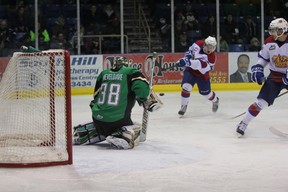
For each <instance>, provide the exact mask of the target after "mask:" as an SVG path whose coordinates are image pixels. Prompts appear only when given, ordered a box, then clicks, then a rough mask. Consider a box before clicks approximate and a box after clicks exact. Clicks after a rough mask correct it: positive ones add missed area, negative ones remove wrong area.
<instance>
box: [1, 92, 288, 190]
mask: <svg viewBox="0 0 288 192" xmlns="http://www.w3.org/2000/svg"><path fill="white" fill-rule="evenodd" d="M257 94H258V91H248V92H217V95H218V96H219V98H220V107H219V110H218V112H217V113H215V114H214V113H212V110H211V103H210V102H209V101H207V100H206V99H205V98H204V97H202V96H201V95H199V94H198V93H196V92H192V94H191V97H190V103H189V106H188V109H187V113H186V115H185V116H184V117H183V118H179V117H178V114H177V112H178V110H179V108H180V94H179V93H166V94H165V95H164V96H162V97H160V98H161V99H162V100H163V102H164V104H165V106H164V107H163V108H162V109H160V110H159V111H157V112H155V113H153V114H150V119H149V128H148V132H147V134H148V135H147V140H146V142H144V143H141V144H140V145H139V146H137V147H136V148H134V149H133V150H114V149H112V148H111V147H109V145H108V144H107V143H105V142H103V143H100V144H97V145H92V146H74V148H73V156H74V162H73V165H66V166H55V167H44V168H12V169H11V168H0V191H1V192H24V191H25V192H86V191H87V192H88V191H89V192H92V191H95V192H110V191H111V192H288V139H283V138H279V137H277V136H274V135H273V134H271V133H270V132H269V130H268V128H269V126H274V127H277V128H278V129H281V130H282V131H284V132H288V126H287V124H288V123H287V116H288V110H287V106H288V101H287V97H288V95H284V96H282V97H280V98H277V99H276V101H275V103H274V105H273V106H271V107H269V108H267V109H265V110H263V111H262V112H261V113H260V114H259V116H258V117H257V118H256V119H254V121H252V122H251V123H250V124H249V127H248V129H247V132H246V135H245V137H244V138H241V139H238V138H236V136H235V129H236V125H237V124H238V123H239V122H240V121H241V117H239V118H236V119H231V118H232V117H234V116H236V115H238V114H241V113H242V112H245V111H246V109H247V107H248V106H249V105H250V104H251V103H252V102H253V101H254V100H255V98H256V96H257ZM91 98H92V96H75V97H73V99H72V102H73V103H72V104H73V106H72V109H73V115H72V116H73V125H77V124H80V123H83V122H89V121H91V114H90V109H89V107H88V105H89V102H90V99H91ZM141 117H142V109H141V108H140V107H138V106H136V107H135V108H134V110H133V119H134V120H135V121H138V122H141V121H140V119H141Z"/></svg>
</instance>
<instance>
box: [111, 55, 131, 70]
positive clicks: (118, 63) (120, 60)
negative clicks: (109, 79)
mask: <svg viewBox="0 0 288 192" xmlns="http://www.w3.org/2000/svg"><path fill="white" fill-rule="evenodd" d="M123 66H125V67H128V66H129V61H128V59H126V58H125V57H117V58H116V59H115V61H114V63H113V66H112V68H111V69H112V70H115V71H118V70H119V69H121V68H122V67H123Z"/></svg>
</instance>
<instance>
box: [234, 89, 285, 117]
mask: <svg viewBox="0 0 288 192" xmlns="http://www.w3.org/2000/svg"><path fill="white" fill-rule="evenodd" d="M287 93H288V91H285V92H283V93H281V94H280V95H278V96H277V97H276V98H278V97H281V96H283V95H285V94H287ZM245 113H246V112H243V113H241V114H239V115H237V116H235V117H232V118H231V119H236V118H237V117H240V116H242V115H244V114H245Z"/></svg>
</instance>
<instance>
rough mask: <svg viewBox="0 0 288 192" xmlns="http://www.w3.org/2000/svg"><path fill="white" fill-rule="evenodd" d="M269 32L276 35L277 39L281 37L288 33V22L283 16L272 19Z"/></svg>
mask: <svg viewBox="0 0 288 192" xmlns="http://www.w3.org/2000/svg"><path fill="white" fill-rule="evenodd" d="M268 32H269V34H270V35H272V36H273V37H274V39H275V40H277V39H278V38H279V37H281V36H282V35H283V34H287V32H288V23H287V21H286V20H285V19H283V18H277V19H274V20H273V21H271V23H270V25H269V28H268Z"/></svg>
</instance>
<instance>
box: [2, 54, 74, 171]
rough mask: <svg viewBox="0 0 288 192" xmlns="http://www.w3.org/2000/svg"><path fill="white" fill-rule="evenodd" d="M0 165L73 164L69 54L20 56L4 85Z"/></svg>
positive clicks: (16, 56)
mask: <svg viewBox="0 0 288 192" xmlns="http://www.w3.org/2000/svg"><path fill="white" fill-rule="evenodd" d="M0 122H1V125H0V166H1V167H27V166H29V167H36V166H50V165H65V164H72V144H71V136H72V133H71V88H70V55H69V52H68V51H65V50H49V51H43V52H34V53H20V52H16V53H14V54H13V57H12V58H11V59H10V61H9V63H8V65H7V67H6V69H5V72H4V74H3V77H2V79H1V82H0Z"/></svg>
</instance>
